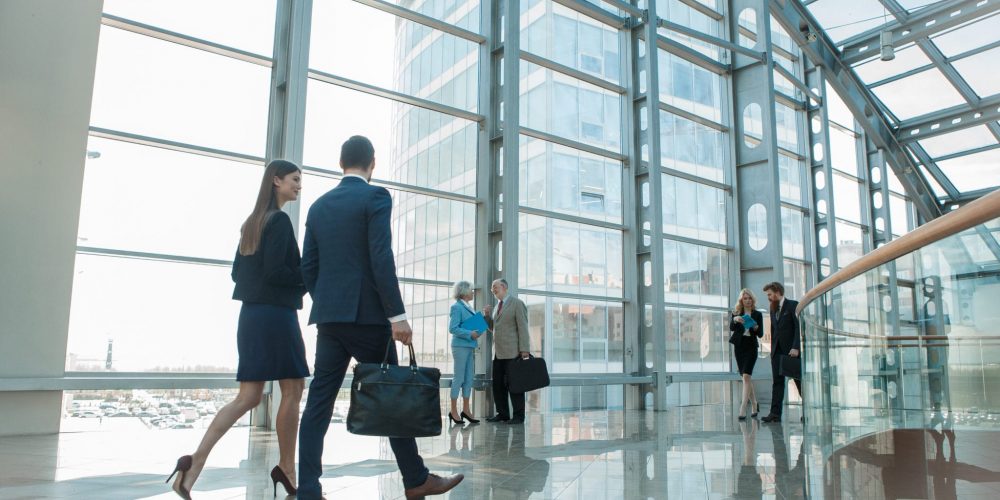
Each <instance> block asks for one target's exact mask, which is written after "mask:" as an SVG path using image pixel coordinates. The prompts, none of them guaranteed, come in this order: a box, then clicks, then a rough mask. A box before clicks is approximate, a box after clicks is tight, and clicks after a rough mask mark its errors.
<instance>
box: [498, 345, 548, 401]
mask: <svg viewBox="0 0 1000 500" xmlns="http://www.w3.org/2000/svg"><path fill="white" fill-rule="evenodd" d="M548 386H549V369H548V367H547V366H545V360H544V359H542V358H536V357H534V356H532V355H530V354H529V355H528V359H523V358H521V357H517V358H514V361H511V363H510V368H508V369H507V390H509V391H510V392H512V393H514V394H518V393H521V392H529V391H534V390H536V389H541V388H542V387H548Z"/></svg>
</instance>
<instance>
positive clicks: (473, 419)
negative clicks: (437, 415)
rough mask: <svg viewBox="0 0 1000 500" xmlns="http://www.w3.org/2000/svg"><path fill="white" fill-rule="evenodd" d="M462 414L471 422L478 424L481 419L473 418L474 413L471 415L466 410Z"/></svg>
mask: <svg viewBox="0 0 1000 500" xmlns="http://www.w3.org/2000/svg"><path fill="white" fill-rule="evenodd" d="M460 415H461V416H462V418H464V419H466V420H468V421H469V423H470V424H478V423H479V419H477V418H472V415H469V414H468V413H465V412H464V411H463V412H462V413H460Z"/></svg>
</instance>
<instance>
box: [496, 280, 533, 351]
mask: <svg viewBox="0 0 1000 500" xmlns="http://www.w3.org/2000/svg"><path fill="white" fill-rule="evenodd" d="M493 310H494V311H496V307H494V308H493ZM486 324H487V325H488V326H489V327H490V329H491V330H493V355H494V356H496V358H497V359H514V358H516V357H517V356H518V355H519V354H520V353H522V352H529V351H530V350H531V344H530V337H529V336H528V308H527V307H526V306H525V305H524V302H521V300H520V299H518V298H517V297H511V296H509V295H508V296H507V298H506V299H504V304H503V309H501V310H500V315H498V316H497V317H496V318H495V319H494V318H493V315H492V314H491V315H489V316H488V317H487V318H486Z"/></svg>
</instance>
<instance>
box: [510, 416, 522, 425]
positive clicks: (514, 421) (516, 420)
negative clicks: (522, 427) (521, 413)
mask: <svg viewBox="0 0 1000 500" xmlns="http://www.w3.org/2000/svg"><path fill="white" fill-rule="evenodd" d="M507 423H508V424H510V425H517V424H523V423H524V417H519V418H512V419H510V420H508V421H507Z"/></svg>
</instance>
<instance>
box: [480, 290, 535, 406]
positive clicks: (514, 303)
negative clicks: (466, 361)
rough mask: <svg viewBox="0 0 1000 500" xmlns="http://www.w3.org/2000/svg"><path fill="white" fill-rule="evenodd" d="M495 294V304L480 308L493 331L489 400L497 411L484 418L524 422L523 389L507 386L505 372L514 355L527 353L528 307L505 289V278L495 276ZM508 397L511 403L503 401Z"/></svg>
mask: <svg viewBox="0 0 1000 500" xmlns="http://www.w3.org/2000/svg"><path fill="white" fill-rule="evenodd" d="M490 290H492V291H493V296H494V297H496V298H497V307H496V309H493V308H492V307H490V306H486V307H485V308H483V316H485V317H486V323H487V325H488V326H489V327H490V330H491V331H493V404H495V405H496V407H497V414H496V415H494V416H492V417H490V418H488V419H486V421H487V422H507V423H509V424H523V423H524V393H523V392H521V393H512V392H510V391H508V390H507V372H508V370H509V369H510V365H511V362H512V361H514V360H515V359H516V358H517V357H518V356H520V357H522V358H527V357H528V349H529V344H528V342H529V337H528V308H527V307H526V306H525V305H524V302H521V301H520V300H519V299H518V298H517V297H513V296H511V295H509V294H508V293H507V290H508V287H507V280H504V279H498V280H495V281H494V282H493V285H492V286H491V287H490ZM508 395H509V397H510V403H511V406H513V410H514V413H513V415H511V411H510V410H511V406H508V404H507V397H508Z"/></svg>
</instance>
